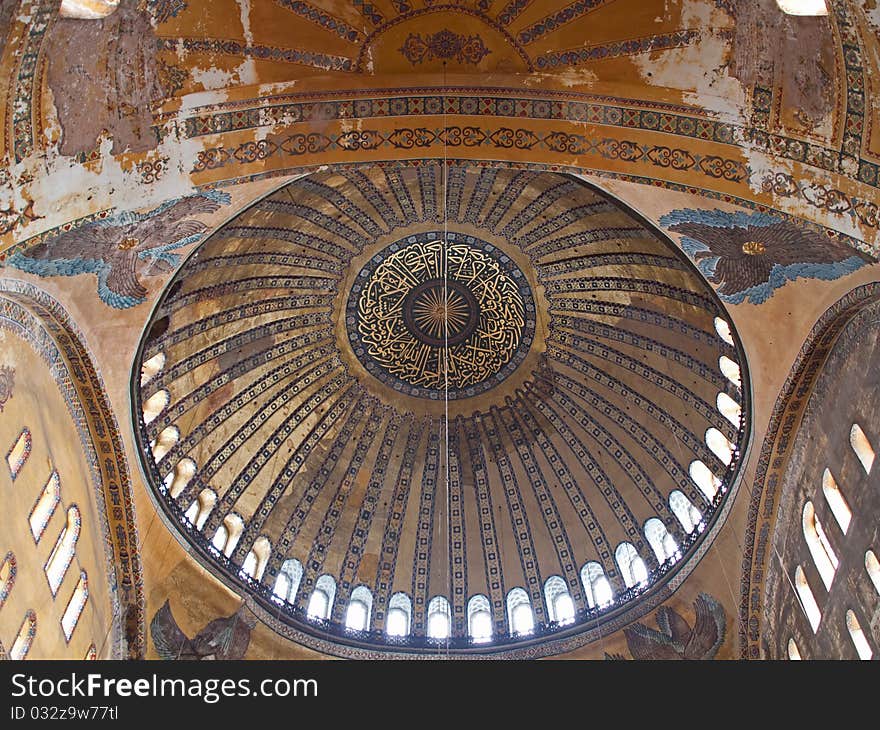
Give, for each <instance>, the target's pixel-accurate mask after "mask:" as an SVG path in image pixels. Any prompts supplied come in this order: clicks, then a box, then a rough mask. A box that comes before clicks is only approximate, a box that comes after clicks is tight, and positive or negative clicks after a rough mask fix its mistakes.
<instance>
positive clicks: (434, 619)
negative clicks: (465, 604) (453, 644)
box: [427, 596, 452, 639]
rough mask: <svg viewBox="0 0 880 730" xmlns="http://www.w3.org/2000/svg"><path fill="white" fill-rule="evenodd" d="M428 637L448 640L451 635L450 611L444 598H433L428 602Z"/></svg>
mask: <svg viewBox="0 0 880 730" xmlns="http://www.w3.org/2000/svg"><path fill="white" fill-rule="evenodd" d="M427 625H428V636H429V637H430V638H432V639H448V638H449V636H450V635H451V633H452V611H451V610H450V607H449V601H448V600H447V599H446V597H445V596H434V597H433V598H432V599H431V600H430V601H429V602H428V620H427Z"/></svg>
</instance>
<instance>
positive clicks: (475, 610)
mask: <svg viewBox="0 0 880 730" xmlns="http://www.w3.org/2000/svg"><path fill="white" fill-rule="evenodd" d="M467 624H468V636H469V637H470V639H471V641H472V642H473V643H474V644H484V643H486V642H489V641H492V610H491V604H490V603H489V599H488V598H486V596H484V595H483V594H482V593H478V594H477V595H475V596H471V598H470V600H469V601H468V604H467Z"/></svg>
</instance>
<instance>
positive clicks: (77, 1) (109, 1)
mask: <svg viewBox="0 0 880 730" xmlns="http://www.w3.org/2000/svg"><path fill="white" fill-rule="evenodd" d="M117 7H119V0H61V7H59V8H58V15H60V16H61V17H62V18H78V19H81V20H97V19H99V18H106V17H107V16H108V15H110V14H111V13H112V12H113V11H114V10H116V8H117Z"/></svg>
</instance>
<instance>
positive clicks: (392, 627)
mask: <svg viewBox="0 0 880 730" xmlns="http://www.w3.org/2000/svg"><path fill="white" fill-rule="evenodd" d="M411 626H412V600H411V599H410V597H409V596H408V595H406V593H395V594H394V595H393V596H391V598H390V599H389V600H388V614H387V615H386V616H385V633H386V634H388V636H409V632H410V627H411Z"/></svg>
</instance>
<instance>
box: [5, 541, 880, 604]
mask: <svg viewBox="0 0 880 730" xmlns="http://www.w3.org/2000/svg"><path fill="white" fill-rule="evenodd" d="M865 570H867V571H868V577H869V578H870V579H871V583H873V584H874V590H875V591H877V595H878V596H880V561H878V560H877V556H876V555H875V554H874V551H873V550H868V552H866V553H865ZM0 605H2V604H0Z"/></svg>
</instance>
